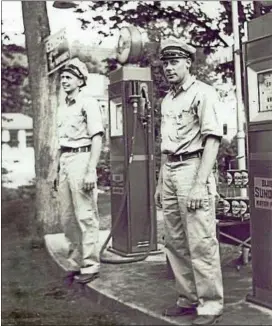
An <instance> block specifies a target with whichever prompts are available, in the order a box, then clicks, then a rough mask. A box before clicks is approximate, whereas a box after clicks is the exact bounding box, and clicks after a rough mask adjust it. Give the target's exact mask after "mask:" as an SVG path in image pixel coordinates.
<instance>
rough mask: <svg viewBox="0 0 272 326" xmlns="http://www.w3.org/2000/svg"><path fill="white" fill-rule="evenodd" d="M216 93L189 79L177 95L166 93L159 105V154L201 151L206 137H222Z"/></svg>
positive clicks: (210, 87) (208, 86)
mask: <svg viewBox="0 0 272 326" xmlns="http://www.w3.org/2000/svg"><path fill="white" fill-rule="evenodd" d="M218 112H220V103H219V98H218V95H217V93H216V90H215V89H214V88H213V87H212V86H210V85H207V84H205V83H203V82H201V81H199V80H196V78H195V77H194V76H191V77H190V78H189V79H188V80H187V82H186V83H185V84H183V86H182V88H181V89H179V90H178V91H177V92H175V91H174V90H170V91H169V93H168V94H167V95H166V96H165V98H164V99H163V101H162V104H161V114H162V121H161V151H162V153H164V154H175V155H180V154H187V153H192V152H195V151H199V150H203V148H204V145H205V140H206V137H207V136H209V135H213V136H218V137H220V138H221V137H222V132H223V130H222V123H221V121H220V116H219V113H218Z"/></svg>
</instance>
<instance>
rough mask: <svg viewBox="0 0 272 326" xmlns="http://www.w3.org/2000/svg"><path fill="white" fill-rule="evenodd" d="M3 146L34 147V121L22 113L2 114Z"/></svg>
mask: <svg viewBox="0 0 272 326" xmlns="http://www.w3.org/2000/svg"><path fill="white" fill-rule="evenodd" d="M2 144H6V145H8V146H9V147H16V148H19V149H25V148H27V147H33V119H32V118H31V117H29V116H27V115H25V114H22V113H2Z"/></svg>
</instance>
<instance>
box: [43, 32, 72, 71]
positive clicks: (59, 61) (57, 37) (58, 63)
mask: <svg viewBox="0 0 272 326" xmlns="http://www.w3.org/2000/svg"><path fill="white" fill-rule="evenodd" d="M45 49H46V56H47V66H48V74H51V73H53V72H54V71H56V70H58V69H59V68H60V67H62V66H63V65H64V64H65V63H66V62H67V61H68V60H69V59H70V51H69V43H68V39H67V31H66V29H65V28H64V29H61V30H60V31H59V32H57V33H56V34H53V35H50V36H49V37H48V38H47V39H46V40H45Z"/></svg>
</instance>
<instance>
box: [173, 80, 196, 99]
mask: <svg viewBox="0 0 272 326" xmlns="http://www.w3.org/2000/svg"><path fill="white" fill-rule="evenodd" d="M195 81H196V77H195V76H190V77H189V78H188V79H187V80H186V82H185V83H183V84H182V85H173V86H172V87H171V92H172V94H173V97H176V96H177V95H179V94H180V93H181V92H182V91H187V89H189V88H190V87H191V86H192V85H193V83H194V82H195Z"/></svg>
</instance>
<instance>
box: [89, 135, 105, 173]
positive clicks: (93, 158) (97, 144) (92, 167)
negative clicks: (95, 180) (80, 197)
mask: <svg viewBox="0 0 272 326" xmlns="http://www.w3.org/2000/svg"><path fill="white" fill-rule="evenodd" d="M101 151H102V134H101V133H98V134H96V135H94V136H93V138H92V148H91V152H90V159H89V163H88V169H87V170H88V171H89V172H91V171H96V167H97V164H98V162H99V158H100V155H101Z"/></svg>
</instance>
